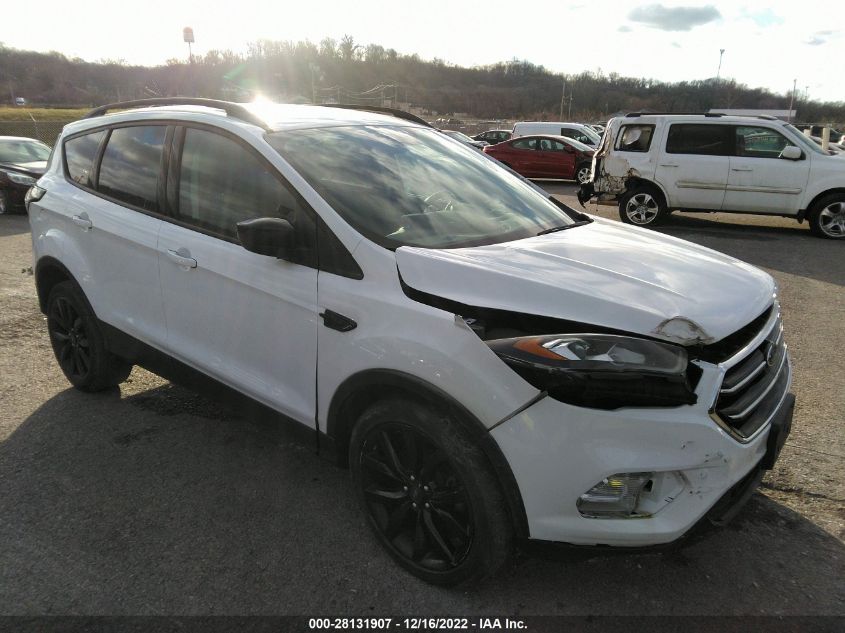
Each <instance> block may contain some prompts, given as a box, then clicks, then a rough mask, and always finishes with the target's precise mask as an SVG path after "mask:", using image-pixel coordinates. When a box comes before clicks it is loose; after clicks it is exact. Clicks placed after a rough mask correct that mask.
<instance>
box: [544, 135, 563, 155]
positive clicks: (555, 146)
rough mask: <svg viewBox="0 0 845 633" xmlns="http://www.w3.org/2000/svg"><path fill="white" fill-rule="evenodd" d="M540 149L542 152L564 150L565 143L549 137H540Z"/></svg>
mask: <svg viewBox="0 0 845 633" xmlns="http://www.w3.org/2000/svg"><path fill="white" fill-rule="evenodd" d="M540 149H541V150H542V151H544V152H564V151H566V145H564V144H563V143H561V142H560V141H555V140H554V139H550V138H543V139H540Z"/></svg>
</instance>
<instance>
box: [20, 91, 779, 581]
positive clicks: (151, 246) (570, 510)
mask: <svg viewBox="0 0 845 633" xmlns="http://www.w3.org/2000/svg"><path fill="white" fill-rule="evenodd" d="M138 106H149V107H144V108H143V109H129V108H133V107H135V108H137V107H138ZM152 106H158V107H152ZM162 106H163V107H162ZM114 107H116V108H118V109H122V110H124V111H122V112H117V113H114V114H107V111H108V110H109V109H110V108H114ZM403 116H404V115H403V114H402V113H396V116H386V115H382V114H374V113H369V112H359V111H354V110H348V109H343V108H330V107H319V106H275V105H274V106H261V107H259V106H248V105H239V104H232V103H227V102H217V101H208V100H189V99H183V100H179V99H164V100H152V103H150V102H132V103H124V104H117V105H116V106H106V107H103V108H99V109H97V110H94V111H92V112H91V113H90V114H89V115H88V116H87V117H86V118H85V119H83V120H81V121H78V122H76V123H73V124H70V125H68V126H67V127H66V128H65V129H64V131H63V133H62V135H61V138H60V139H59V141H58V144H57V145H56V150H55V151H54V153H53V156H52V158H51V161H50V164H49V167H48V171H47V173H46V175H44V176H43V177H42V178H41V179H40V180H39V181H38V183H37V186H36V187H34V188H33V189H32V190H31V191H30V193H29V218H30V223H31V226H32V244H33V250H34V258H35V280H36V284H37V290H38V297H39V300H40V303H41V308H42V310H43V311H44V312H45V313H46V315H47V328H48V330H49V336H50V340H51V342H52V344H53V347H54V350H55V353H56V358H57V360H58V362H59V365H60V366H61V368H62V370H63V371H64V373H65V375H66V376H67V378H68V380H69V381H70V382H71V383H72V384H73V385H74V386H75V387H77V388H79V389H81V390H84V391H95V390H99V389H104V388H108V387H111V386H114V385H117V384H118V383H120V382H121V381H122V380H124V379H125V378H126V376H127V375H128V373H129V371H130V368H131V366H132V365H133V364H140V365H143V366H145V367H148V368H152V369H153V370H154V371H156V372H157V373H160V374H162V375H164V376H167V377H175V378H177V379H191V380H192V381H193V383H194V384H204V385H208V386H211V387H214V388H215V389H216V391H217V393H225V394H231V395H233V396H236V397H237V398H238V399H239V400H240V401H241V402H244V403H250V404H252V405H255V406H254V407H253V410H255V411H256V412H257V413H267V412H271V413H272V415H274V416H275V417H276V418H277V419H278V420H280V421H283V422H285V423H289V424H290V425H291V427H292V428H295V429H299V430H300V431H301V432H302V434H303V435H304V436H305V438H306V440H307V441H308V442H309V443H310V445H311V446H315V447H317V450H318V451H319V453H321V454H324V455H327V456H330V457H334V458H335V459H336V460H337V461H338V462H339V463H340V464H342V465H349V466H350V467H351V471H352V477H353V480H354V482H355V485H356V487H357V491H358V494H359V496H360V501H361V505H362V508H363V511H364V513H365V514H366V517H367V519H368V521H369V523H370V525H371V526H372V528H373V530H374V532H375V534H376V536H377V538H378V539H379V540H380V542H381V543H382V544H383V545H384V547H385V548H386V549H387V551H388V552H390V554H391V555H392V556H393V557H394V558H395V559H396V560H397V561H398V562H399V563H400V564H401V565H403V566H404V567H405V568H407V569H408V570H410V571H411V572H413V573H414V574H416V575H418V576H419V577H421V578H424V579H426V580H428V581H430V582H436V583H443V584H449V583H455V582H458V581H462V580H466V579H468V578H475V577H477V576H480V575H482V574H486V573H491V572H492V571H494V570H495V569H496V568H497V567H498V566H500V565H501V564H502V563H503V562H504V561H505V560H506V558H507V556H508V553H509V551H510V549H511V546H512V544H513V543H514V541H515V539H517V538H520V539H525V538H531V539H540V540H550V541H564V542H568V543H576V544H583V545H597V544H603V545H613V546H647V545H655V544H662V543H668V542H671V541H675V540H676V539H679V538H680V537H681V536H682V535H684V534H685V533H687V532H688V531H689V530H690V529H691V528H692V527H693V526H694V525H696V524H697V523H699V522H700V521H704V522H709V521H714V522H721V521H723V520H725V519H726V518H727V517H729V516H730V515H731V514H732V513H733V512H735V511H736V509H737V508H738V507H739V506H740V505H741V502H742V501H743V500H744V499H746V498H747V496H748V495H750V494H751V492H753V490H754V488H755V487H756V485H757V483H758V482H759V481H760V477H761V476H762V472H763V470H764V469H767V468H771V467H772V464H773V463H774V461H775V459H776V458H777V456H778V453H779V451H780V448H781V446H782V445H783V442H784V440H785V438H786V435H787V434H788V432H789V428H790V423H791V419H792V410H793V406H794V397H793V396H792V395H791V394H790V393H789V387H790V381H791V368H790V362H789V358H788V354H787V351H786V345H785V343H784V340H783V334H782V327H781V319H780V312H779V307H778V303H777V301H776V297H775V290H776V288H775V284H774V282H773V280H772V278H771V277H770V276H769V275H768V274H766V273H764V272H762V271H760V270H758V269H756V268H753V267H752V266H749V265H747V264H744V263H742V262H740V261H737V260H735V259H733V258H731V257H727V256H725V255H722V254H719V253H716V252H714V251H711V250H708V249H705V248H701V247H698V246H694V245H692V244H688V243H686V242H683V241H681V240H677V239H674V238H671V237H665V236H662V235H660V234H656V233H651V232H648V231H645V230H635V232H633V233H632V232H631V230H629V229H627V228H625V227H622V226H621V225H619V224H617V223H615V222H609V221H604V220H601V219H598V218H595V219H593V218H590V217H588V216H585V215H582V214H580V213H578V212H576V211H574V210H572V209H570V208H568V207H566V206H564V205H561V204H559V203H558V202H556V201H555V200H554V199H551V198H549V197H548V196H547V195H545V194H544V193H542V192H541V191H540V190H538V189H537V188H535V187H534V186H533V185H531V184H530V183H528V182H527V181H524V180H522V179H520V178H519V177H518V176H516V175H514V174H513V173H512V172H510V171H509V170H507V169H506V168H504V167H502V166H501V165H499V164H498V163H497V162H495V161H493V160H491V159H489V158H487V157H485V156H483V155H482V154H479V153H478V152H475V151H474V150H473V149H472V148H468V147H466V146H464V145H463V144H461V143H458V142H456V141H453V140H452V139H449V138H448V137H446V136H444V135H443V134H441V133H439V132H438V131H436V130H434V129H431V128H429V127H426V126H425V125H423V124H418V123H414V122H413V121H409V120H406V119H407V117H406V118H402V117H403ZM220 385H222V386H223V387H222V388H221V387H220ZM289 483H290V482H287V483H286V482H279V485H282V486H283V485H288V484H289ZM279 511H283V509H281V508H280V509H279Z"/></svg>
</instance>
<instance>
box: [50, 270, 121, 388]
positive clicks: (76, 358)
mask: <svg viewBox="0 0 845 633" xmlns="http://www.w3.org/2000/svg"><path fill="white" fill-rule="evenodd" d="M47 331H48V333H49V335H50V344H51V345H52V346H53V353H54V354H55V355H56V360H57V361H58V363H59V367H60V368H61V370H62V372H63V373H64V375H65V377H66V378H67V379H68V381H69V382H70V384H72V385H73V386H74V387H76V388H77V389H79V390H80V391H102V390H103V389H108V388H109V387H114V386H116V385H119V384H120V383H121V382H123V381H124V380H126V378H127V377H128V376H129V373H130V372H131V371H132V365H131V364H129V363H127V362H126V361H124V360H122V359H120V358H118V357H117V356H115V355H114V354H112V353H110V352H109V351H108V350H107V349H106V344H105V339H104V338H103V334H102V332H101V330H100V326H99V324H98V323H97V319H96V317H95V316H94V314H93V313H92V312H91V309H90V308H89V307H88V302H87V301H86V300H85V296H84V295H83V294H82V291H81V290H80V289H79V287H78V286H77V285H76V284H75V283H73V282H72V281H64V282H62V283H59V284H56V285H55V286H54V287H53V289H52V290H51V291H50V296H49V297H48V299H47Z"/></svg>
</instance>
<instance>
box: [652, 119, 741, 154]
mask: <svg viewBox="0 0 845 633" xmlns="http://www.w3.org/2000/svg"><path fill="white" fill-rule="evenodd" d="M732 136H733V128H732V127H731V126H730V125H718V124H711V125H707V124H698V123H675V124H674V125H672V126H671V127H670V128H669V137H668V139H667V140H666V152H667V153H669V154H700V155H705V156H730V155H731V154H733V138H732Z"/></svg>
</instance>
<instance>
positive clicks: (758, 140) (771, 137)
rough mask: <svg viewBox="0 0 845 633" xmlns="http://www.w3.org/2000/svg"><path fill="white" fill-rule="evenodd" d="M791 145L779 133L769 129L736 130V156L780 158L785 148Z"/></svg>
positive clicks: (747, 128) (744, 128)
mask: <svg viewBox="0 0 845 633" xmlns="http://www.w3.org/2000/svg"><path fill="white" fill-rule="evenodd" d="M787 145H791V143H790V142H789V141H788V140H787V139H786V137H784V136H783V135H782V134H780V133H779V132H776V131H775V130H772V129H770V128H767V127H752V126H739V127H737V128H736V154H737V156H748V157H750V158H780V153H781V152H782V151H783V148H784V147H786V146H787Z"/></svg>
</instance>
